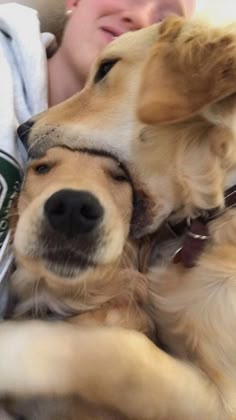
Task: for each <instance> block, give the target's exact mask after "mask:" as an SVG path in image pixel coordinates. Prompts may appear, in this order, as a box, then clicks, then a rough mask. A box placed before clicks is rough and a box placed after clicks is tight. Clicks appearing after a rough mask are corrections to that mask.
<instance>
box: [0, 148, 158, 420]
mask: <svg viewBox="0 0 236 420" xmlns="http://www.w3.org/2000/svg"><path fill="white" fill-rule="evenodd" d="M144 197H145V209H146V211H145V209H144V205H143V204H142V200H144ZM121 203H122V205H121ZM150 206H151V202H150ZM150 206H148V197H147V195H145V193H144V191H141V184H140V183H138V181H137V177H136V178H135V179H134V176H132V177H131V175H130V172H129V171H128V169H127V168H126V166H124V164H122V163H121V162H120V161H119V160H118V159H117V158H116V157H115V156H113V155H111V154H109V153H105V152H101V151H97V150H94V149H89V150H87V149H83V150H79V151H75V150H74V151H71V150H69V149H66V148H62V147H58V148H53V149H50V150H48V151H47V153H46V155H45V156H44V157H43V158H40V159H33V160H32V161H31V163H30V164H29V167H28V170H27V173H26V177H25V181H24V185H23V188H22V191H21V192H20V194H19V198H18V200H17V206H16V212H15V213H14V223H15V227H14V228H13V230H14V235H13V236H14V237H13V246H14V249H15V256H16V267H17V268H16V270H15V272H14V274H13V276H12V278H11V284H10V293H11V294H13V296H12V299H13V301H14V306H13V307H12V309H11V313H9V314H8V316H9V317H10V318H23V317H24V318H32V317H33V318H42V319H49V320H53V319H56V320H58V319H63V320H65V321H66V322H69V323H72V324H75V325H76V326H96V325H106V326H121V327H124V328H129V329H135V330H137V331H141V332H143V333H144V334H147V335H149V336H150V335H152V334H153V333H154V326H153V323H152V321H151V318H150V317H149V316H148V315H147V312H145V304H146V302H147V284H146V283H147V282H146V279H145V276H144V275H143V274H141V272H140V269H141V267H140V265H141V264H142V261H141V259H140V255H141V253H140V252H139V249H140V246H139V244H138V242H137V241H136V242H135V241H134V239H132V225H134V226H137V225H139V219H141V218H142V219H143V220H144V219H145V218H148V217H150V213H149V210H150ZM142 223H143V222H142ZM136 229H137V228H136ZM144 268H145V267H144ZM11 408H12V409H13V406H12V405H11V406H10V409H11ZM14 409H15V411H16V412H17V414H18V415H19V410H20V414H21V415H24V418H26V419H31V420H33V419H35V420H36V419H44V420H47V419H50V420H51V419H58V418H59V417H60V415H62V413H65V414H64V417H63V418H66V419H68V420H69V419H77V418H78V415H79V418H80V419H83V418H84V419H88V418H93V417H96V418H102V419H104V418H105V416H107V417H106V418H109V419H110V418H121V417H120V416H119V417H117V416H118V415H115V414H114V413H113V412H111V411H110V412H109V411H108V413H106V412H105V410H104V409H103V410H101V409H99V407H93V406H91V405H89V404H86V402H84V401H83V402H81V399H80V400H76V399H72V398H70V399H67V400H65V401H64V402H63V400H61V401H60V402H59V401H56V400H55V399H51V400H47V401H37V402H32V401H31V402H28V404H21V405H19V404H18V405H16V406H15V407H14ZM122 418H123V417H122Z"/></svg>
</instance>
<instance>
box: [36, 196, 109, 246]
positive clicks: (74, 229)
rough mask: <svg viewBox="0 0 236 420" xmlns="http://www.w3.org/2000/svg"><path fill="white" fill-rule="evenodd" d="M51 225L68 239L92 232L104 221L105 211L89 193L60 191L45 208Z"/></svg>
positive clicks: (47, 202) (49, 200) (50, 199)
mask: <svg viewBox="0 0 236 420" xmlns="http://www.w3.org/2000/svg"><path fill="white" fill-rule="evenodd" d="M44 209H45V214H46V217H47V219H48V221H49V223H50V225H51V226H52V227H53V228H54V229H55V230H57V231H59V232H60V233H63V234H65V235H66V236H67V237H70V238H72V237H74V236H76V235H78V234H80V233H90V232H92V231H93V230H94V229H95V228H96V227H97V226H98V225H99V223H100V222H101V221H102V218H103V214H104V210H103V208H102V206H101V204H100V203H99V201H98V200H97V198H96V197H95V196H94V195H92V194H91V193H90V192H87V191H74V190H60V191H57V192H56V193H54V194H53V195H52V196H51V197H50V198H49V199H48V200H47V201H46V203H45V206H44Z"/></svg>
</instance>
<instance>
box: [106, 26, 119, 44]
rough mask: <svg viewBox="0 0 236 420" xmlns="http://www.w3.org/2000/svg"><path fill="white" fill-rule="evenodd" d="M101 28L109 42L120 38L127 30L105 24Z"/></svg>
mask: <svg viewBox="0 0 236 420" xmlns="http://www.w3.org/2000/svg"><path fill="white" fill-rule="evenodd" d="M101 30H102V32H103V34H104V36H105V37H106V39H107V41H108V42H111V41H112V40H113V39H115V38H118V37H119V36H120V35H122V34H123V33H124V32H125V31H121V30H119V29H116V28H112V27H110V26H103V27H102V28H101Z"/></svg>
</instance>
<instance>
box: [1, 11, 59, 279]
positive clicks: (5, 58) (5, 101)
mask: <svg viewBox="0 0 236 420" xmlns="http://www.w3.org/2000/svg"><path fill="white" fill-rule="evenodd" d="M53 40H54V36H53V35H52V34H46V33H45V34H41V33H40V23H39V19H38V15H37V12H36V11H35V10H33V9H30V8H28V7H25V6H21V5H19V4H15V3H9V4H4V5H1V6H0V282H1V281H2V280H3V278H4V277H6V276H8V275H9V271H10V270H11V266H12V262H13V258H12V252H11V248H10V235H9V226H8V217H7V214H8V209H9V207H10V204H11V201H12V198H13V196H14V194H15V192H16V191H18V190H19V187H20V184H21V181H22V176H23V172H24V165H25V160H26V152H25V150H24V147H23V145H22V144H21V142H20V140H19V138H18V137H17V134H16V129H17V127H18V126H19V124H21V123H23V122H25V121H27V120H28V119H29V118H31V117H32V116H33V115H35V114H37V113H39V112H41V111H44V110H45V109H47V107H48V100H47V91H48V89H47V57H46V48H47V47H48V46H49V45H50V44H51V42H52V41H53Z"/></svg>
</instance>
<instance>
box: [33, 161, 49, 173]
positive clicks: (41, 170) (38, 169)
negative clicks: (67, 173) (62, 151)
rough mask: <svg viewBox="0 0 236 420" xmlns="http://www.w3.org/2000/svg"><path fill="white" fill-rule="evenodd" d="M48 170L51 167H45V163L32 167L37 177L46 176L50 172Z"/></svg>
mask: <svg viewBox="0 0 236 420" xmlns="http://www.w3.org/2000/svg"><path fill="white" fill-rule="evenodd" d="M50 169H51V166H50V165H47V164H46V163H42V164H40V165H37V166H35V167H34V171H35V172H36V173H37V174H39V175H44V174H47V173H48V172H49V171H50Z"/></svg>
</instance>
